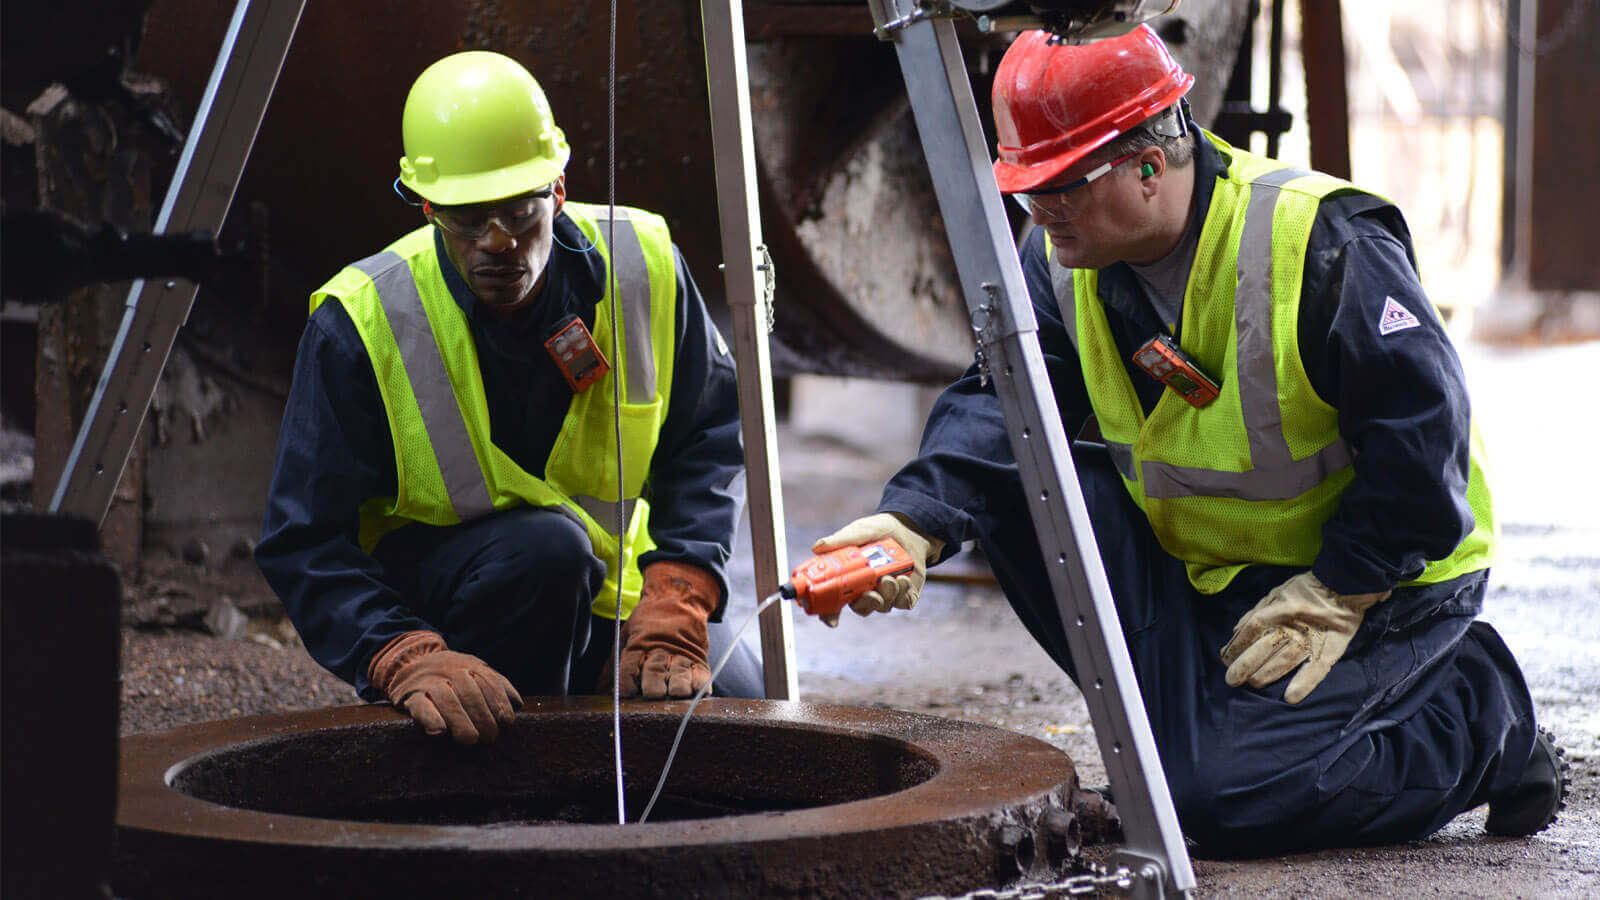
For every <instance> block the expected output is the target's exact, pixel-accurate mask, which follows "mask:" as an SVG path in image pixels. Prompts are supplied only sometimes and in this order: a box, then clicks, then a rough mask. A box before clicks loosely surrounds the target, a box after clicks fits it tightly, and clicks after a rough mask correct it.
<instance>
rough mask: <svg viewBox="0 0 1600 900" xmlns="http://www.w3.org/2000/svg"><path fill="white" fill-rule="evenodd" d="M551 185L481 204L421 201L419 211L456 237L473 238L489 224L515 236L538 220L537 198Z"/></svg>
mask: <svg viewBox="0 0 1600 900" xmlns="http://www.w3.org/2000/svg"><path fill="white" fill-rule="evenodd" d="M552 193H553V191H552V189H551V188H548V187H547V188H544V189H542V190H538V191H534V192H533V193H531V194H523V195H522V196H520V197H516V198H514V199H511V200H507V201H504V202H502V203H496V204H484V205H481V206H434V205H433V204H432V203H423V204H422V212H423V214H424V215H426V216H427V217H428V220H429V221H430V222H432V223H433V224H435V225H437V226H439V227H440V228H443V229H444V230H445V231H448V232H450V233H451V234H453V235H456V236H457V237H461V238H465V239H467V240H469V241H475V240H477V239H479V238H481V237H483V236H484V235H485V234H488V233H489V226H490V225H498V226H500V230H501V231H503V232H505V233H506V234H508V235H510V236H512V237H515V236H517V235H519V234H522V233H524V232H526V231H527V230H528V229H530V228H532V227H533V226H535V225H537V224H539V219H540V217H541V216H542V214H543V208H542V207H540V205H539V201H540V200H547V199H549V198H550V196H551V195H552Z"/></svg>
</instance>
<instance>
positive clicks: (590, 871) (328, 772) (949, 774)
mask: <svg viewBox="0 0 1600 900" xmlns="http://www.w3.org/2000/svg"><path fill="white" fill-rule="evenodd" d="M686 706H687V704H685V703H681V702H680V703H667V704H647V703H638V702H630V703H625V704H624V705H623V710H622V723H623V724H622V729H623V733H622V738H623V752H624V758H625V761H626V767H627V772H628V784H629V794H628V806H629V807H630V812H629V815H630V819H632V818H633V817H636V816H637V815H638V812H639V809H640V808H641V807H642V806H643V803H644V801H645V800H646V799H647V798H648V795H649V792H650V790H651V789H652V788H653V786H654V784H655V780H656V778H657V776H658V775H659V772H660V767H661V764H662V761H663V760H664V758H665V756H666V753H667V750H668V748H669V746H670V745H671V741H672V737H673V734H674V733H675V731H676V729H677V725H678V721H679V717H680V716H681V715H682V712H683V710H684V709H685V708H686ZM610 724H611V720H610V714H609V707H608V705H607V701H606V699H605V698H548V699H538V700H534V701H530V703H529V705H528V707H527V708H526V709H525V710H524V711H523V713H522V714H521V715H520V716H519V717H518V721H517V723H516V724H515V725H514V726H513V727H511V728H509V729H507V730H505V731H503V732H502V733H501V736H500V740H499V741H497V742H496V743H495V744H493V745H489V746H486V747H461V746H457V745H454V744H451V743H448V742H446V741H442V740H437V739H429V738H427V737H426V736H424V735H423V734H422V733H421V731H420V730H419V729H417V728H416V726H415V725H414V724H412V723H411V722H409V721H408V720H407V719H405V717H404V716H403V715H401V714H399V713H397V712H395V711H393V710H391V709H389V708H386V707H342V708H336V709H326V710H315V711H309V712H303V713H290V714H282V715H272V716H259V717H254V718H246V719H236V720H231V721H225V722H217V723H209V724H205V725H199V726H192V727H188V728H181V729H175V730H172V731H168V732H161V733H156V734H147V735H137V736H133V737H129V738H124V739H123V742H122V748H121V749H122V753H121V757H122V759H121V781H120V802H119V809H118V814H117V822H118V869H117V879H116V888H117V891H118V895H119V896H126V897H128V898H131V900H138V898H147V897H176V898H181V897H215V896H230V897H273V898H281V897H285V896H296V895H299V896H307V895H308V892H309V894H314V895H316V896H350V897H364V896H384V897H395V896H407V895H410V892H412V891H414V890H415V889H416V887H417V886H418V885H419V884H433V885H439V884H444V883H448V884H449V886H450V889H451V891H452V893H453V894H454V895H456V896H475V895H479V894H480V893H481V894H482V895H486V896H487V895H493V896H546V897H548V896H574V897H576V896H607V897H629V896H729V897H761V896H767V897H867V896H870V897H910V896H917V895H921V894H928V893H937V892H947V893H948V892H952V891H964V890H970V889H974V888H977V887H982V886H993V885H997V884H1000V883H1002V882H1004V881H1007V880H1010V879H1014V878H1016V877H1019V876H1027V877H1045V876H1049V875H1056V874H1061V873H1062V872H1064V871H1066V870H1068V869H1070V868H1071V867H1072V866H1073V865H1074V863H1075V861H1076V859H1077V848H1078V846H1079V844H1080V842H1081V841H1082V839H1083V837H1082V836H1083V834H1084V833H1085V832H1086V831H1087V832H1091V833H1097V834H1098V833H1102V832H1103V830H1104V828H1105V827H1106V823H1105V822H1103V821H1101V822H1094V823H1087V824H1085V823H1083V822H1080V821H1079V818H1078V817H1079V815H1081V813H1079V812H1078V811H1077V810H1076V809H1075V805H1074V804H1075V802H1077V801H1078V800H1079V799H1080V798H1081V797H1082V796H1083V795H1080V794H1079V793H1078V791H1077V776H1076V773H1075V771H1074V768H1073V766H1072V762H1071V760H1070V759H1068V758H1067V756H1066V755H1065V754H1063V753H1062V752H1061V751H1060V750H1057V749H1056V748H1054V747H1051V746H1050V745H1048V744H1045V743H1043V742H1042V741H1038V740H1034V739H1032V738H1028V737H1024V736H1022V735H1019V734H1015V733H1012V732H1007V731H1001V730H999V729H994V728H989V727H986V726H981V725H974V724H970V723H965V722H959V721H955V720H951V719H941V718H935V717H931V716H922V715H916V714H913V713H905V712H898V711H893V710H881V709H860V708H852V707H836V706H819V705H812V704H804V703H785V702H776V701H756V700H726V699H711V700H707V701H705V702H703V703H702V704H701V705H700V706H699V707H698V709H697V710H696V714H695V718H694V720H693V721H691V722H690V724H689V727H688V731H687V732H686V733H685V736H684V739H683V743H682V746H681V748H680V749H679V752H678V757H677V760H676V761H675V762H674V764H673V768H672V773H671V776H670V778H669V779H668V782H667V786H666V790H665V791H664V793H663V799H662V800H661V801H660V803H659V804H658V806H657V809H656V812H655V813H654V814H653V816H652V821H650V822H649V823H647V824H644V825H638V824H629V825H617V824H615V811H614V796H615V795H614V782H613V780H612V779H613V777H614V776H613V773H612V770H611V754H610V746H611V745H610ZM1096 809H1098V810H1100V811H1101V812H1102V813H1103V812H1104V810H1103V808H1099V807H1097V808H1096ZM602 823H605V824H602Z"/></svg>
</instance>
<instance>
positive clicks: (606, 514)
mask: <svg viewBox="0 0 1600 900" xmlns="http://www.w3.org/2000/svg"><path fill="white" fill-rule="evenodd" d="M572 499H573V500H574V501H576V502H577V504H578V505H579V506H581V507H583V511H584V512H586V513H588V514H589V515H590V516H592V517H594V520H595V521H596V522H599V523H600V527H602V528H604V529H605V530H606V531H607V532H609V531H611V529H612V528H614V527H616V526H615V525H613V524H612V523H614V522H616V521H617V504H616V502H615V501H612V500H601V499H599V498H598V497H590V496H588V495H586V494H578V495H576V496H574V497H573V498H572ZM638 502H639V501H638V499H637V498H634V499H630V500H625V501H623V504H622V521H624V522H630V523H631V522H632V521H633V507H634V504H636V503H638Z"/></svg>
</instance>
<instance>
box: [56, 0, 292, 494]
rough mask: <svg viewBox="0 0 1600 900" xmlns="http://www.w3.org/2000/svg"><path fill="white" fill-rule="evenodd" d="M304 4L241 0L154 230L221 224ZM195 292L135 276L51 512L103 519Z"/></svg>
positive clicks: (212, 227) (197, 228) (188, 286)
mask: <svg viewBox="0 0 1600 900" xmlns="http://www.w3.org/2000/svg"><path fill="white" fill-rule="evenodd" d="M304 7H305V0H239V5H238V6H237V7H236V8H235V9H234V13H233V21H232V22H230V23H229V24H228V32H227V35H226V36H225V37H224V38H223V42H222V50H221V52H220V53H219V54H218V55H217V64H216V66H215V67H214V68H213V69H212V70H211V81H210V83H209V84H207V85H206V92H205V95H204V96H203V97H202V98H201V101H200V109H199V111H198V112H197V113H196V115H195V119H194V125H193V126H192V127H191V128H190V131H189V140H188V142H187V143H186V144H185V145H184V148H183V155H182V156H181V157H180V158H179V160H178V168H177V170H176V171H175V172H174V173H173V176H172V184H171V186H170V187H168V189H167V199H166V202H165V203H164V204H163V205H162V207H161V213H160V215H159V216H158V217H157V218H156V224H155V233H157V234H165V233H176V232H184V231H212V232H215V231H217V230H219V229H221V227H222V221H223V219H224V218H226V217H227V215H228V206H229V205H230V204H232V203H233V193H234V190H235V188H237V186H238V184H239V176H240V174H241V173H243V171H244V164H245V160H246V159H248V158H249V156H250V147H251V145H252V144H254V143H255V139H256V130H257V129H258V128H259V127H260V125H261V116H262V114H263V113H264V112H266V109H267V101H268V100H270V99H271V98H272V89H273V87H275V86H276V85H277V83H278V72H279V70H280V69H282V68H283V59H284V57H285V56H286V55H287V54H288V52H289V42H290V41H291V40H292V39H293V38H294V30H295V27H296V25H298V24H299V22H300V12H301V10H302V9H303V8H304ZM147 288H148V290H147ZM194 295H195V285H193V284H191V283H189V282H187V281H182V280H171V281H163V282H161V283H160V284H159V285H158V286H154V287H152V286H151V285H150V284H149V283H148V282H146V281H145V280H144V279H140V280H138V281H135V282H134V283H133V287H132V288H131V289H130V290H129V291H128V301H127V309H126V310H125V311H124V313H123V316H122V325H121V327H120V328H119V329H118V331H117V338H116V342H115V343H114V344H112V347H111V355H110V357H109V358H108V359H107V360H106V367H105V370H104V371H103V372H101V373H100V381H99V383H98V384H96V385H95V391H94V398H93V400H91V401H90V403H89V410H88V412H87V413H86V414H85V415H84V418H83V424H82V425H81V426H80V427H79V429H78V436H77V439H76V440H75V441H74V443H73V445H72V452H71V454H70V455H69V456H68V457H67V464H66V467H65V468H64V469H63V470H62V473H61V481H60V482H58V483H57V484H56V491H55V495H54V496H53V497H52V498H51V500H50V511H51V512H67V513H74V514H76V515H80V516H83V517H84V518H86V519H90V520H92V521H94V522H96V523H99V522H101V521H102V520H104V519H105V515H106V510H107V509H109V508H110V506H111V496H112V493H113V492H114V491H115V490H116V487H117V482H118V480H120V479H121V478H122V469H123V467H124V466H125V465H126V464H127V461H128V453H129V451H130V450H132V449H133V441H134V438H135V436H137V435H138V433H139V426H140V425H141V424H143V422H144V417H145V413H146V412H147V411H148V410H149V408H150V398H151V397H152V396H154V394H155V390H156V383H157V382H158V381H160V380H161V370H162V369H163V368H165V367H166V364H167V355H168V354H169V353H170V352H171V351H172V342H173V341H174V340H175V339H176V338H177V336H178V329H179V328H182V327H183V323H184V322H185V321H187V320H188V318H189V308H190V306H191V305H192V304H193V303H194Z"/></svg>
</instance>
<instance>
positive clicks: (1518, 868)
mask: <svg viewBox="0 0 1600 900" xmlns="http://www.w3.org/2000/svg"><path fill="white" fill-rule="evenodd" d="M1580 355H1582V359H1577V358H1575V357H1578V356H1580ZM1597 356H1600V345H1596V344H1590V345H1582V346H1580V347H1578V348H1564V349H1562V350H1559V351H1556V352H1537V353H1520V352H1519V353H1491V352H1487V351H1484V352H1479V353H1476V354H1469V355H1468V370H1469V377H1472V378H1473V379H1474V391H1475V398H1476V402H1477V403H1478V413H1479V415H1480V417H1481V419H1482V421H1483V423H1484V427H1485V431H1486V434H1487V435H1488V439H1489V444H1490V450H1491V462H1492V464H1494V470H1493V471H1494V475H1495V477H1496V483H1497V487H1498V489H1497V495H1496V499H1497V504H1498V507H1499V512H1500V518H1501V521H1502V523H1503V545H1502V553H1501V560H1500V562H1499V563H1498V565H1497V566H1496V568H1495V570H1494V573H1493V576H1492V578H1491V587H1490V592H1489V596H1488V598H1487V612H1486V614H1485V617H1486V618H1487V619H1489V620H1490V621H1491V622H1492V623H1493V624H1494V625H1495V626H1496V627H1497V628H1498V629H1499V630H1500V631H1501V633H1502V634H1503V635H1504V636H1505V638H1506V641H1507V643H1508V644H1510V646H1511V647H1512V649H1513V650H1514V651H1515V652H1516V653H1517V656H1518V658H1519V660H1521V662H1522V664H1523V666H1524V669H1525V671H1526V672H1527V675H1528V679H1529V683H1530V687H1531V688H1532V691H1533V695H1534V700H1535V702H1536V704H1537V706H1538V709H1539V713H1540V716H1541V720H1542V722H1543V723H1544V724H1545V725H1547V726H1549V727H1551V728H1553V729H1554V731H1555V732H1556V734H1557V736H1558V739H1559V741H1560V743H1561V744H1562V746H1563V747H1565V749H1566V751H1567V758H1568V759H1569V760H1570V761H1571V764H1572V770H1571V776H1572V792H1571V795H1570V797H1569V799H1568V801H1567V808H1566V810H1565V811H1564V812H1563V813H1562V814H1561V817H1560V820H1559V821H1558V822H1557V823H1556V824H1555V825H1554V826H1553V827H1552V828H1550V829H1549V830H1547V831H1545V832H1543V833H1541V834H1539V835H1537V836H1535V837H1532V838H1528V839H1503V838H1492V837H1488V836H1486V835H1485V834H1484V833H1483V818H1484V814H1485V811H1484V810H1482V809H1479V810H1475V811H1471V812H1468V813H1466V814H1464V815H1462V816H1460V817H1458V818H1457V819H1456V820H1455V821H1453V822H1451V823H1450V824H1449V825H1448V826H1447V827H1446V828H1444V829H1443V830H1441V831H1440V832H1439V833H1437V834H1435V835H1433V836H1432V837H1430V838H1428V839H1426V840H1422V841H1415V842H1411V843H1408V844H1402V845H1398V846H1392V847H1381V848H1367V849H1359V850H1330V851H1325V852H1321V853H1312V854H1302V855H1296V856H1286V857H1276V858H1271V859H1264V860H1252V861H1211V860H1195V861H1194V866H1195V871H1196V876H1197V878H1198V881H1199V887H1198V890H1197V892H1196V896H1198V897H1245V896H1248V897H1281V898H1290V897H1294V898H1299V897H1357V896H1360V897H1367V896H1393V897H1415V896H1424V895H1427V896H1457V897H1491V898H1522V897H1526V898H1580V897H1583V898H1586V897H1594V896H1600V616H1597V615H1596V610H1597V609H1600V550H1597V548H1600V515H1597V511H1600V497H1597V496H1596V495H1597V493H1600V487H1597V485H1600V482H1597V481H1595V480H1593V479H1587V480H1586V479H1581V478H1579V477H1578V475H1577V473H1579V472H1581V471H1583V467H1584V466H1585V465H1587V464H1588V463H1587V460H1586V459H1585V458H1584V453H1585V450H1584V447H1585V446H1587V443H1586V442H1585V441H1582V440H1577V439H1575V436H1574V435H1573V434H1571V433H1570V432H1565V431H1563V432H1561V433H1559V434H1552V433H1551V432H1550V428H1551V427H1552V426H1551V423H1567V422H1570V421H1571V417H1570V415H1569V413H1570V412H1571V411H1570V409H1566V407H1567V405H1568V403H1567V402H1563V401H1562V400H1561V399H1560V398H1559V397H1554V396H1552V397H1549V398H1548V399H1546V398H1545V397H1544V396H1542V395H1541V394H1540V393H1539V392H1530V391H1528V390H1526V386H1527V385H1529V384H1533V383H1543V384H1552V383H1560V381H1561V373H1562V372H1567V371H1571V370H1573V369H1574V368H1575V367H1576V366H1577V365H1578V364H1579V363H1581V362H1583V360H1585V359H1587V360H1589V361H1591V362H1592V361H1597V360H1596V357H1597ZM1569 401H1570V398H1569ZM1558 430H1559V427H1558ZM780 446H781V447H782V451H783V457H782V460H781V461H782V464H783V466H784V473H785V478H784V484H785V490H784V496H785V503H786V509H785V512H786V516H785V519H786V530H787V543H788V547H789V553H790V556H791V560H792V561H794V560H797V559H798V557H799V556H800V555H801V554H803V553H804V551H805V548H806V547H808V546H809V545H810V543H811V541H813V540H814V539H815V538H817V537H820V536H822V535H823V534H825V533H826V532H828V531H830V530H831V529H833V528H834V527H836V526H837V525H839V524H841V523H842V522H843V521H845V520H847V519H848V518H850V517H853V516H855V515H857V514H860V513H863V512H866V511H869V510H870V507H871V506H872V505H873V503H875V501H876V497H877V493H878V490H879V488H880V487H881V485H882V483H883V480H884V479H885V478H886V477H887V476H888V474H889V473H890V462H889V461H885V460H879V459H875V458H874V456H873V455H872V454H870V453H867V452H865V451H861V450H855V449H851V448H849V447H846V446H841V445H839V444H837V443H836V442H830V441H817V440H808V439H807V438H806V436H804V435H797V434H795V433H793V432H792V431H788V430H786V429H780ZM739 546H740V555H739V556H738V558H737V559H736V560H735V563H734V567H733V571H734V578H735V591H736V592H737V593H738V594H739V595H740V599H739V600H738V602H736V603H735V604H734V605H733V607H732V609H731V610H730V613H729V615H730V616H733V617H735V621H740V618H739V617H741V616H743V615H747V614H748V611H749V610H751V609H753V608H754V605H755V598H754V597H753V593H754V585H753V580H752V578H751V576H750V575H749V572H750V558H749V546H750V543H749V537H748V533H746V534H745V535H743V536H741V539H740V545H739ZM955 562H956V565H955V566H954V567H941V569H936V570H934V571H935V572H936V573H937V572H940V571H941V570H949V569H950V568H954V570H956V571H964V572H968V573H972V572H979V571H981V568H980V567H979V566H978V565H977V564H976V563H974V562H971V561H966V562H963V561H960V560H959V558H958V560H957V561H955ZM128 594H129V596H128V602H127V604H126V608H127V609H128V611H129V612H128V615H127V627H126V629H125V632H124V636H123V644H122V649H123V659H122V665H123V676H122V694H123V710H122V733H123V734H131V733H135V732H141V731H149V730H156V729H163V728H168V727H173V726H176V725H180V724H185V723H190V722H197V721H206V720H212V719H217V718H225V717H231V716H239V715H252V714H256V713H264V712H273V711H280V710H292V709H302V708H312V707H319V706H329V705H337V704H345V703H353V702H356V697H355V695H354V692H353V691H352V690H351V689H350V687H349V686H348V685H346V684H344V683H343V682H342V681H339V680H338V679H336V678H334V677H333V676H332V675H330V674H328V673H327V672H326V671H324V670H323V669H322V668H320V667H319V666H318V665H317V664H316V663H314V662H313V661H312V660H311V659H310V658H309V657H308V656H307V655H306V653H305V650H304V648H303V647H302V646H301V645H300V644H299V642H298V640H297V639H296V638H295V636H294V634H293V629H292V628H290V627H287V626H286V625H285V624H284V622H283V621H282V619H281V617H280V616H279V615H278V612H279V610H278V607H277V604H276V600H274V599H273V598H272V596H271V593H270V591H268V589H267V587H266V585H265V583H264V582H262V581H261V579H260V576H259V575H257V574H255V573H253V572H251V571H250V570H249V569H248V567H234V569H232V570H230V571H227V572H218V571H211V570H205V569H201V568H198V567H195V566H192V565H187V564H184V563H182V562H181V561H172V562H152V563H151V565H149V566H147V567H146V571H144V572H141V573H140V574H139V576H138V577H137V578H136V579H132V580H131V581H130V585H129V588H128ZM227 608H232V609H234V610H236V611H239V612H242V613H244V616H245V619H246V620H247V621H246V622H245V624H244V625H243V626H242V627H241V626H240V624H239V620H238V619H237V618H236V617H234V616H231V615H228V614H227V613H226V612H221V613H219V612H217V610H219V609H223V610H226V609H227ZM208 621H209V622H210V623H211V624H210V625H208V624H207V623H208ZM208 628H209V629H210V630H209V631H208V630H207V629H208ZM751 630H752V631H753V630H754V629H753V628H752V629H751ZM795 631H796V635H795V644H796V647H797V665H798V669H799V677H800V688H801V694H802V699H805V700H808V701H813V702H823V703H843V704H851V705H860V706H886V707H894V708H899V709H906V710H911V711H913V712H920V713H927V714H932V715H939V716H950V717H953V718H959V719H965V720H970V721H974V722H980V723H984V724H990V725H996V726H999V727H1002V728H1007V729H1011V730H1014V731H1018V732H1021V733H1024V734H1028V735H1031V736H1034V737H1037V738H1039V739H1041V740H1044V741H1047V742H1049V743H1051V744H1053V745H1055V746H1058V747H1060V748H1062V749H1063V750H1065V751H1066V752H1067V753H1068V754H1069V755H1071V756H1072V758H1073V760H1074V761H1075V762H1076V763H1077V765H1078V768H1079V773H1080V777H1081V778H1082V780H1083V782H1084V783H1085V784H1089V785H1094V784H1103V783H1105V780H1106V776H1105V771H1104V767H1103V766H1102V765H1101V763H1100V754H1099V750H1098V747H1097V746H1096V744H1095V740H1094V732H1093V729H1092V728H1091V726H1090V723H1089V718H1088V714H1087V711H1086V709H1085V707H1084V704H1083V700H1082V697H1081V695H1080V694H1079V693H1078V691H1077V688H1076V687H1075V686H1073V685H1072V683H1071V682H1070V681H1069V680H1068V679H1067V678H1066V676H1065V675H1064V674H1063V673H1061V672H1060V670H1058V669H1057V668H1056V667H1055V666H1054V664H1053V663H1051V662H1050V660H1049V659H1048V657H1046V656H1045V655H1044V653H1043V651H1041V650H1039V649H1038V647H1037V646H1035V645H1034V643H1033V642H1032V640H1031V639H1030V638H1029V637H1028V635H1027V634H1026V632H1025V631H1024V630H1023V629H1022V626H1021V625H1020V624H1019V623H1018V622H1017V620H1016V618H1015V617H1014V616H1013V615H1012V614H1011V612H1010V609H1009V607H1008V606H1007V605H1006V603H1005V601H1004V598H1003V597H1002V596H1001V595H1000V594H999V593H998V591H997V590H995V589H994V588H993V587H992V586H987V585H982V584H962V583H950V582H934V583H930V585H929V587H928V590H927V591H926V593H925V595H924V598H923V600H922V602H921V603H920V604H919V605H918V607H917V609H916V610H915V611H914V612H913V613H911V614H902V613H895V614H892V615H888V616H873V617H871V618H870V619H860V618H856V617H854V616H851V615H848V614H847V615H846V616H845V617H844V620H843V622H842V623H841V625H840V627H839V628H837V629H828V628H825V627H823V626H822V625H821V624H820V623H818V622H816V621H815V620H811V619H808V618H807V617H804V616H800V617H798V618H797V621H796V628H795ZM213 632H217V633H223V634H230V635H231V637H228V638H224V637H219V636H217V633H213ZM930 660H937V663H936V664H930Z"/></svg>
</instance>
